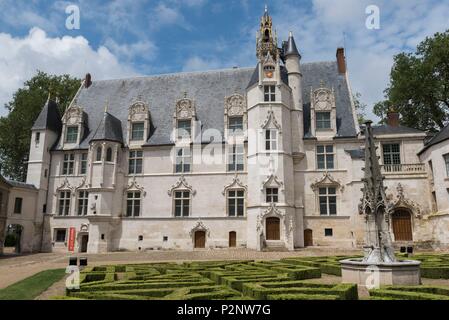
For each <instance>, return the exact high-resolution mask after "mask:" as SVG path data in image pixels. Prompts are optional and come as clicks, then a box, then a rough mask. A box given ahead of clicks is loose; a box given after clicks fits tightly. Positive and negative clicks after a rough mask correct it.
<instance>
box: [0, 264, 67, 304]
mask: <svg viewBox="0 0 449 320" xmlns="http://www.w3.org/2000/svg"><path fill="white" fill-rule="evenodd" d="M64 275H65V270H64V269H53V270H45V271H42V272H39V273H37V274H35V275H33V276H31V277H29V278H26V279H24V280H22V281H19V282H17V283H15V284H13V285H11V286H9V287H7V288H4V289H0V300H33V299H34V298H36V297H37V296H38V295H40V294H41V293H42V292H44V291H45V290H47V289H48V288H49V287H50V286H51V285H52V284H53V283H55V282H57V281H59V280H61V279H62V278H63V277H64Z"/></svg>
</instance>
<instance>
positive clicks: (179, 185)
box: [167, 176, 196, 197]
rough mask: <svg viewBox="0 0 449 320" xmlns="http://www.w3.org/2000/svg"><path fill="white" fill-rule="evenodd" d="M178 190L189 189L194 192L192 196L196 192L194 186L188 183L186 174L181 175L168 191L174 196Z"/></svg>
mask: <svg viewBox="0 0 449 320" xmlns="http://www.w3.org/2000/svg"><path fill="white" fill-rule="evenodd" d="M176 190H189V191H190V192H191V193H192V196H194V195H195V194H196V190H193V188H192V186H191V185H190V184H188V183H187V180H186V178H185V177H184V176H181V177H180V178H179V180H178V181H177V182H176V183H175V184H174V185H172V186H171V188H170V189H169V190H168V191H167V193H168V195H169V196H170V197H171V196H173V192H174V191H176Z"/></svg>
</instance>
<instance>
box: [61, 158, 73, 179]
mask: <svg viewBox="0 0 449 320" xmlns="http://www.w3.org/2000/svg"><path fill="white" fill-rule="evenodd" d="M74 167H75V155H74V154H73V153H66V154H64V162H63V164H62V175H64V176H70V175H72V174H73V168H74Z"/></svg>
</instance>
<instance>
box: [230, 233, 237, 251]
mask: <svg viewBox="0 0 449 320" xmlns="http://www.w3.org/2000/svg"><path fill="white" fill-rule="evenodd" d="M236 246H237V233H236V232H235V231H231V232H229V248H235V247H236Z"/></svg>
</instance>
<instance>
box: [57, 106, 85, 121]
mask: <svg viewBox="0 0 449 320" xmlns="http://www.w3.org/2000/svg"><path fill="white" fill-rule="evenodd" d="M82 120H83V108H81V107H80V106H77V105H73V106H70V107H69V108H68V109H67V110H66V112H65V114H64V117H63V119H62V121H63V122H64V123H65V124H67V125H75V124H78V123H81V122H82Z"/></svg>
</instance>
